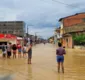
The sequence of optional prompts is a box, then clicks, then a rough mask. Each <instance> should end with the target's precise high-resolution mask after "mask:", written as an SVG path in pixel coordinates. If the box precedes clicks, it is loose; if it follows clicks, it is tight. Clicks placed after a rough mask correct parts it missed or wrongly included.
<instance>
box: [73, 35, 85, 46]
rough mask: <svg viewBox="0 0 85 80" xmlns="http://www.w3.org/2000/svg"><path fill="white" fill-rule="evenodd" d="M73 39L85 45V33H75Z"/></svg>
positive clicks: (78, 43) (76, 42)
mask: <svg viewBox="0 0 85 80" xmlns="http://www.w3.org/2000/svg"><path fill="white" fill-rule="evenodd" d="M72 37H73V41H74V44H75V45H84V44H85V35H84V34H80V35H73V36H72Z"/></svg>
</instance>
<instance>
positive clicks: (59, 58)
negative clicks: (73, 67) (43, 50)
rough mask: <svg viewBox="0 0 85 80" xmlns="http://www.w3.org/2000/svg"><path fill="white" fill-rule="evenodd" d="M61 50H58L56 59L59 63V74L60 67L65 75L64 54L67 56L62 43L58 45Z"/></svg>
mask: <svg viewBox="0 0 85 80" xmlns="http://www.w3.org/2000/svg"><path fill="white" fill-rule="evenodd" d="M58 46H59V48H58V49H57V50H56V59H57V63H58V73H59V72H60V66H61V68H62V72H63V73H64V65H63V63H64V54H66V51H65V49H64V48H63V47H62V44H61V43H58Z"/></svg>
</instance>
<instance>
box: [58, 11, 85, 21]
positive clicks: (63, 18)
mask: <svg viewBox="0 0 85 80" xmlns="http://www.w3.org/2000/svg"><path fill="white" fill-rule="evenodd" d="M79 14H85V12H82V13H76V14H74V15H71V16H67V17H63V18H60V19H59V21H62V20H63V19H65V18H68V17H72V16H75V15H79Z"/></svg>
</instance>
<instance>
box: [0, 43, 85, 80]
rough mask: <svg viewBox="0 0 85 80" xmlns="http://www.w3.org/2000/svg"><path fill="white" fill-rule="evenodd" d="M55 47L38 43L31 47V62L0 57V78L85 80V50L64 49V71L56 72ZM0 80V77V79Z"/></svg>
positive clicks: (15, 79) (19, 79) (24, 59)
mask: <svg viewBox="0 0 85 80" xmlns="http://www.w3.org/2000/svg"><path fill="white" fill-rule="evenodd" d="M55 52H56V47H55V46H54V45H51V44H46V45H43V44H40V45H36V46H34V47H33V56H32V64H31V65H28V64H27V57H26V58H17V59H13V58H11V59H5V60H4V59H2V58H1V59H0V78H4V77H6V76H9V77H12V79H13V80H85V50H79V49H66V52H67V54H66V55H65V63H64V66H65V73H64V74H63V73H62V72H60V73H57V63H56V54H55ZM0 80H1V79H0Z"/></svg>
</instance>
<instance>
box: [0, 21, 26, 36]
mask: <svg viewBox="0 0 85 80" xmlns="http://www.w3.org/2000/svg"><path fill="white" fill-rule="evenodd" d="M0 33H2V34H14V35H16V36H21V37H23V36H24V33H25V23H24V22H23V21H2V22H0Z"/></svg>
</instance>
